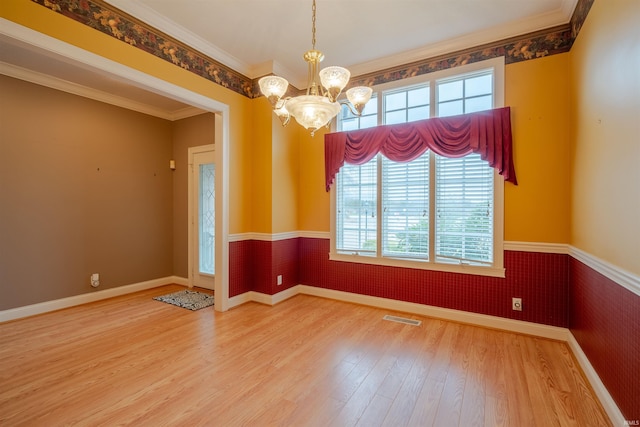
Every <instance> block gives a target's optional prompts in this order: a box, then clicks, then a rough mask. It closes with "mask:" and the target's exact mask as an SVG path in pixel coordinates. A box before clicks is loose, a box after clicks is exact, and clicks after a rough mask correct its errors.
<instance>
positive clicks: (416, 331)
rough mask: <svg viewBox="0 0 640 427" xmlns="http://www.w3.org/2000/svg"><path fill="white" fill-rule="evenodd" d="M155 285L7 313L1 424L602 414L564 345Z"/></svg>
mask: <svg viewBox="0 0 640 427" xmlns="http://www.w3.org/2000/svg"><path fill="white" fill-rule="evenodd" d="M180 289H181V288H180V287H178V286H167V287H162V288H156V289H152V290H148V291H144V292H139V293H136V294H132V295H127V296H123V297H117V298H113V299H110V300H105V301H100V302H96V303H91V304H87V305H84V306H79V307H74V308H71V309H66V310H62V311H58V312H55V313H49V314H44V315H40V316H36V317H32V318H28V319H23V320H18V321H13V322H7V323H4V324H0V426H20V425H29V426H58V425H87V426H98V425H100V426H113V425H135V426H147V425H148V426H161V425H168V426H173V425H180V426H199V425H211V426H236V425H247V426H270V425H283V426H307V425H309V426H354V425H358V426H378V425H386V426H394V427H395V426H403V425H408V426H431V425H434V426H444V427H449V426H483V425H484V426H494V425H495V426H502V425H504V426H507V425H509V426H518V427H521V426H545V427H546V426H558V425H559V426H569V425H579V426H607V425H611V424H610V422H609V421H608V419H607V417H606V415H605V413H604V411H603V409H602V407H601V406H600V404H599V403H598V402H597V400H596V398H595V396H594V393H593V391H592V390H591V388H590V386H589V385H588V384H587V381H586V379H585V378H584V375H583V374H582V372H581V371H580V369H579V368H578V366H577V362H576V361H575V359H574V358H573V356H572V355H571V353H570V352H569V349H568V347H567V346H566V344H564V343H561V342H555V341H550V340H546V339H539V338H533V337H529V336H524V335H519V334H515V333H508V332H501V331H494V330H490V329H485V328H480V327H473V326H467V325H462V324H458V323H453V322H447V321H442V320H437V319H430V318H424V317H419V316H407V315H404V316H405V317H411V318H414V319H419V320H422V325H421V326H409V325H404V324H399V323H394V322H389V321H386V320H383V319H382V317H383V316H384V315H385V314H396V315H402V314H400V313H392V312H389V311H386V310H380V309H375V308H371V307H364V306H359V305H353V304H348V303H342V302H337V301H331V300H326V299H321V298H316V297H310V296H302V295H299V296H296V297H294V298H291V299H290V300H287V301H285V302H282V303H280V304H278V305H276V306H275V307H268V306H264V305H260V304H256V303H248V304H244V305H242V306H240V307H238V308H235V309H233V310H230V311H228V312H226V313H216V312H214V311H213V309H212V308H208V309H202V310H199V311H195V312H191V311H189V310H185V309H182V308H178V307H174V306H171V305H169V304H164V303H161V302H158V301H154V300H152V297H153V296H157V295H162V294H165V293H169V292H172V291H176V290H180Z"/></svg>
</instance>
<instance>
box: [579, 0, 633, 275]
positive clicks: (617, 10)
mask: <svg viewBox="0 0 640 427" xmlns="http://www.w3.org/2000/svg"><path fill="white" fill-rule="evenodd" d="M639 23H640V2H639V1H637V0H608V1H606V2H603V1H596V2H594V4H593V6H592V8H591V10H590V12H589V16H588V17H587V19H586V21H585V24H584V26H583V27H582V29H581V31H580V34H579V36H578V38H577V40H576V42H575V44H574V46H573V48H572V50H571V53H570V59H571V63H570V66H571V67H570V69H571V81H572V86H571V101H572V112H573V117H572V147H571V149H572V152H571V155H572V160H573V161H572V163H573V168H572V182H573V188H572V202H573V206H572V217H571V225H572V226H571V244H572V245H573V246H575V247H577V248H579V249H581V250H584V251H586V252H588V253H590V254H592V255H595V256H597V257H598V258H600V259H603V260H604V261H607V262H609V263H611V264H613V265H616V266H618V267H621V268H623V269H625V270H627V271H629V272H631V273H634V274H640V24H639Z"/></svg>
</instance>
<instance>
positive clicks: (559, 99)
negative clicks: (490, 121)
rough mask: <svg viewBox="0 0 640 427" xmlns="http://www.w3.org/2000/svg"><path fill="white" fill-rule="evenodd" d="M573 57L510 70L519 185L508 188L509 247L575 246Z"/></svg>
mask: <svg viewBox="0 0 640 427" xmlns="http://www.w3.org/2000/svg"><path fill="white" fill-rule="evenodd" d="M568 59H569V57H568V54H566V53H565V54H559V55H553V56H548V57H545V58H539V59H534V60H530V61H524V62H518V63H515V64H510V65H507V66H506V70H505V105H506V106H510V107H511V127H512V132H513V144H514V145H513V152H514V163H515V169H516V175H517V177H518V185H517V186H514V185H511V184H510V183H506V184H505V196H504V197H505V221H504V222H505V233H504V238H505V240H507V241H523V242H542V243H569V229H570V226H569V217H570V182H569V181H570V170H569V168H570V157H569V80H568V77H569V76H568V74H569V70H568V64H569V63H568Z"/></svg>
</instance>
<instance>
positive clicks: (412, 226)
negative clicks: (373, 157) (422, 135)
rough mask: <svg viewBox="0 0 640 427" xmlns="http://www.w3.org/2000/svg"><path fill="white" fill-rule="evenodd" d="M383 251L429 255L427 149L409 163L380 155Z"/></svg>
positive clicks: (396, 254)
mask: <svg viewBox="0 0 640 427" xmlns="http://www.w3.org/2000/svg"><path fill="white" fill-rule="evenodd" d="M382 209H383V214H382V254H383V256H391V257H402V258H422V259H428V258H429V152H426V153H424V154H423V155H422V156H420V157H419V158H418V159H416V160H414V161H412V162H409V163H398V162H393V161H391V160H388V159H386V158H385V157H382Z"/></svg>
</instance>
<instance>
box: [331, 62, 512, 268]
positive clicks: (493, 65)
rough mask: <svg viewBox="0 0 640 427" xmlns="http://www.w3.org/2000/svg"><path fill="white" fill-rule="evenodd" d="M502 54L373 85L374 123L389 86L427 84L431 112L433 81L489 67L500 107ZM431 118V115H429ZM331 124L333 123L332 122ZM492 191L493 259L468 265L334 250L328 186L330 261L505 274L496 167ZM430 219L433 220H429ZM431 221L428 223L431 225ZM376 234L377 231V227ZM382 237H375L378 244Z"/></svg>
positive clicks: (333, 213) (500, 189) (500, 179)
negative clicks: (375, 94) (374, 94)
mask: <svg viewBox="0 0 640 427" xmlns="http://www.w3.org/2000/svg"><path fill="white" fill-rule="evenodd" d="M504 65H505V64H504V57H499V58H493V59H489V60H486V61H481V62H475V63H473V64H467V65H463V66H459V67H454V68H451V69H448V70H443V71H438V72H434V73H430V74H426V75H423V76H416V77H411V78H408V79H403V80H397V81H394V82H390V83H386V84H382V85H378V86H375V87H373V91H374V93H377V101H378V124H381V121H382V108H381V104H382V102H383V92H386V91H390V90H393V89H400V88H408V87H411V86H414V85H419V84H424V83H427V82H428V83H429V87H430V88H431V89H430V96H431V101H430V106H431V111H432V112H433V111H434V109H435V108H437V104H436V99H435V93H436V86H437V85H436V82H437V81H439V80H443V79H447V78H452V77H454V76H462V75H465V74H472V73H474V72H480V71H482V70H488V69H492V70H493V108H501V107H503V106H504ZM432 117H433V116H432ZM334 127H335V124H334ZM493 177H494V179H493V183H494V184H493V186H494V187H493V193H494V226H493V254H494V260H493V264H492V265H491V266H480V265H469V264H448V263H438V262H436V261H435V259H436V256H435V253H430V256H429V258H430V259H429V261H426V260H415V259H402V258H390V257H383V256H381V254H380V253H379V252H378V254H376V256H368V255H359V254H357V253H353V254H346V253H341V252H338V251H337V250H336V190H335V188H332V189H331V192H330V193H331V194H330V199H331V203H330V210H331V212H330V217H331V233H330V235H331V238H330V239H331V246H330V252H329V259H330V260H332V261H344V262H355V263H363V264H372V265H385V266H392V267H404V268H413V269H422V270H433V271H444V272H451V273H464V274H474V275H480V276H491V277H505V269H504V178H503V177H502V176H500V175H499V174H498V172H497V170H495V169H494V171H493ZM381 199H382V198H381V197H380V194H379V195H378V202H377V203H378V210H377V212H382V211H381V209H380V208H381V203H382V200H381ZM431 221H433V220H431ZM434 224H435V223H433V222H431V226H434ZM378 231H379V233H378V234H380V230H378ZM381 239H382V236H380V235H379V236H378V245H379V244H380V241H381Z"/></svg>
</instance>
